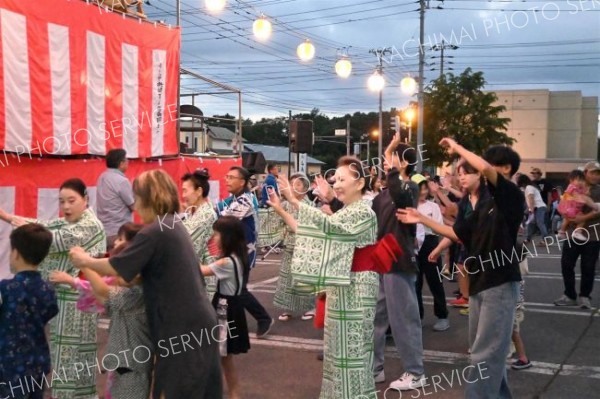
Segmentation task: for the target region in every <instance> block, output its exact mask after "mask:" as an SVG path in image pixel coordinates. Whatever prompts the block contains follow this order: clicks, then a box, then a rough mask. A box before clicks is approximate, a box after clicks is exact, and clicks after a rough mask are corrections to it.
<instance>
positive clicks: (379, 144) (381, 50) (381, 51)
mask: <svg viewBox="0 0 600 399" xmlns="http://www.w3.org/2000/svg"><path fill="white" fill-rule="evenodd" d="M421 1H423V0H421ZM391 52H392V49H391V47H385V48H378V49H371V50H369V53H371V54H375V55H376V56H377V71H378V72H379V74H380V75H381V76H383V56H384V55H386V54H389V53H391ZM382 103H383V87H382V88H381V90H379V138H378V140H377V158H378V162H382V155H383V107H382ZM381 174H382V173H381V169H379V172H378V175H379V177H381Z"/></svg>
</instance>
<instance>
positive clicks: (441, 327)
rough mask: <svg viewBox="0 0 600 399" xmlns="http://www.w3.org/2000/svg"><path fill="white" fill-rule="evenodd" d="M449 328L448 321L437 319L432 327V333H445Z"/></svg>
mask: <svg viewBox="0 0 600 399" xmlns="http://www.w3.org/2000/svg"><path fill="white" fill-rule="evenodd" d="M449 328H450V322H449V321H448V319H438V321H437V322H436V323H435V324H434V325H433V331H446V330H447V329H449Z"/></svg>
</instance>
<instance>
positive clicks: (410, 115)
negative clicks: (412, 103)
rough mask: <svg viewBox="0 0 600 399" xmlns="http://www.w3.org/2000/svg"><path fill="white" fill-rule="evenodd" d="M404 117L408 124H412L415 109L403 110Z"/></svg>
mask: <svg viewBox="0 0 600 399" xmlns="http://www.w3.org/2000/svg"><path fill="white" fill-rule="evenodd" d="M404 117H405V118H406V120H407V121H408V124H409V125H410V124H412V121H413V119H415V109H414V108H409V109H407V110H406V111H404Z"/></svg>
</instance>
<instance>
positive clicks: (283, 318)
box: [279, 313, 292, 321]
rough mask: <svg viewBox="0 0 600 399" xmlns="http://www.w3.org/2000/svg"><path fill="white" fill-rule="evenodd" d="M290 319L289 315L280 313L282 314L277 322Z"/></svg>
mask: <svg viewBox="0 0 600 399" xmlns="http://www.w3.org/2000/svg"><path fill="white" fill-rule="evenodd" d="M291 318H292V315H291V314H289V313H282V314H281V315H280V316H279V320H280V321H289V320H290V319H291Z"/></svg>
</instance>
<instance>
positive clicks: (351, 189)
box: [269, 157, 379, 399]
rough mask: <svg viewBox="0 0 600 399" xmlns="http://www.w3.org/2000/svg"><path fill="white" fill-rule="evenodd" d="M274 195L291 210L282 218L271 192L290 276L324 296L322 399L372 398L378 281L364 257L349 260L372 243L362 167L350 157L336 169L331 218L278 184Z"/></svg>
mask: <svg viewBox="0 0 600 399" xmlns="http://www.w3.org/2000/svg"><path fill="white" fill-rule="evenodd" d="M279 187H280V191H281V192H282V194H283V195H284V196H285V197H286V199H287V200H288V202H289V203H290V204H291V205H292V206H293V207H295V208H296V209H297V210H298V216H297V219H294V217H293V216H292V215H291V214H290V213H288V212H286V211H285V209H284V208H283V207H282V205H281V202H280V199H279V198H278V197H277V195H276V194H275V193H274V192H271V193H269V195H270V201H269V202H270V205H271V206H272V207H273V208H274V210H275V211H276V212H277V213H278V214H279V215H280V216H281V217H282V218H283V219H284V221H285V222H286V224H287V225H288V226H289V227H290V228H291V230H292V231H294V232H295V233H296V246H295V248H302V250H301V251H294V256H293V260H292V277H293V279H294V281H296V282H297V283H301V284H311V285H312V286H314V287H315V291H324V292H325V293H326V297H327V302H326V312H325V338H324V359H323V381H322V385H321V395H320V398H321V399H354V398H361V399H375V398H376V397H377V395H376V393H375V382H374V379H373V320H374V317H375V305H376V302H377V293H378V289H379V278H378V274H377V273H376V272H374V271H371V270H372V268H373V265H372V264H371V262H370V261H369V260H368V259H366V260H365V258H364V257H361V256H355V254H358V253H360V251H361V249H362V248H365V247H367V246H370V245H372V244H374V243H375V241H376V238H377V219H376V216H375V213H374V212H373V211H372V210H371V208H370V206H369V205H368V203H367V201H365V200H363V199H362V198H363V194H364V193H365V191H366V190H367V188H368V183H367V178H366V176H365V173H364V170H363V165H361V163H360V160H358V159H357V158H355V157H342V158H340V160H339V162H338V168H337V170H336V174H335V183H334V185H333V188H334V191H335V193H336V195H337V198H338V199H339V200H340V201H342V202H343V203H344V207H343V208H342V209H341V210H339V211H337V212H336V213H334V214H333V215H326V214H324V213H323V212H322V211H320V210H319V209H316V208H314V207H311V206H310V205H307V204H304V203H302V202H300V201H299V200H298V199H297V198H296V197H295V196H294V195H293V192H292V191H293V188H292V186H291V185H290V184H289V182H288V181H287V180H286V179H285V178H281V180H280V185H279Z"/></svg>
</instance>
